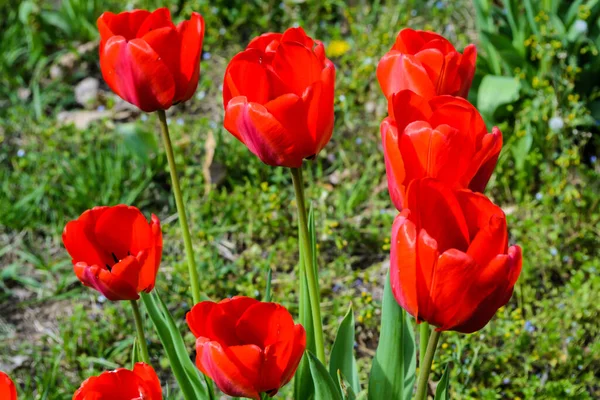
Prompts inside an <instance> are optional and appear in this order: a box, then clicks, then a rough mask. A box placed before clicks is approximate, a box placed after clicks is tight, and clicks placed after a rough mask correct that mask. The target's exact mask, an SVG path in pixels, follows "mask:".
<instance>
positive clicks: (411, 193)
mask: <svg viewBox="0 0 600 400" xmlns="http://www.w3.org/2000/svg"><path fill="white" fill-rule="evenodd" d="M406 207H408V208H409V209H410V211H411V214H410V220H411V221H413V222H414V223H415V225H416V226H417V230H420V229H425V230H426V231H427V233H428V234H429V235H430V236H431V237H432V238H433V239H435V240H436V241H437V245H438V250H439V251H440V253H442V252H444V251H446V250H447V249H450V248H455V249H458V250H464V251H466V250H467V248H468V244H469V229H468V226H467V223H466V221H465V217H464V215H463V211H462V209H461V207H460V203H459V202H458V200H457V199H456V196H455V195H454V193H453V192H452V190H451V189H450V188H449V187H447V186H446V185H444V184H443V183H441V182H439V181H436V180H433V179H430V178H425V179H419V180H416V181H413V182H412V183H411V184H410V185H409V187H408V191H407V204H406ZM431 210H435V211H434V212H432V211H431Z"/></svg>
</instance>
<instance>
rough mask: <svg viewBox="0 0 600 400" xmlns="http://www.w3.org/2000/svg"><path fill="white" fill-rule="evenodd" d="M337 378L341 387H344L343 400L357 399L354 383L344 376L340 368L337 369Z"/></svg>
mask: <svg viewBox="0 0 600 400" xmlns="http://www.w3.org/2000/svg"><path fill="white" fill-rule="evenodd" d="M337 380H338V383H339V384H340V389H342V398H343V400H356V393H355V392H354V389H352V385H350V382H348V381H347V380H346V378H344V375H342V373H341V371H340V370H339V369H338V371H337Z"/></svg>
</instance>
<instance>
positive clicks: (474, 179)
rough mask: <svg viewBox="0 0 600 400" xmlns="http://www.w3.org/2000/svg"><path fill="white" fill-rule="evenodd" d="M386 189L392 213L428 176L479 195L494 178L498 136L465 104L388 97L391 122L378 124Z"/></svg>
mask: <svg viewBox="0 0 600 400" xmlns="http://www.w3.org/2000/svg"><path fill="white" fill-rule="evenodd" d="M381 139H382V141H383V149H384V155H385V166H386V172H387V179H388V189H389V191H390V196H391V198H392V201H393V203H394V205H395V206H396V208H397V209H398V210H401V209H402V207H404V197H405V192H406V187H407V186H408V184H409V183H410V182H411V181H412V180H414V179H419V178H423V177H432V178H436V179H439V180H440V181H443V182H445V183H446V184H448V185H449V186H451V187H452V188H454V189H462V188H469V189H471V190H473V191H476V192H483V190H484V189H485V186H486V185H487V182H488V181H489V179H490V177H491V176H492V172H493V171H494V167H495V166H496V162H497V161H498V156H499V154H500V150H501V149H502V133H501V132H500V130H499V129H498V128H496V127H494V129H493V130H492V133H490V134H488V131H487V129H486V126H485V123H484V122H483V119H482V118H481V115H480V114H479V112H478V111H477V110H476V109H475V107H473V106H472V105H471V103H469V102H468V101H467V100H465V99H462V98H459V97H453V96H436V97H433V98H432V99H430V100H426V99H425V98H423V97H420V96H418V95H416V94H415V93H413V92H411V91H410V90H404V91H401V92H399V93H396V94H394V95H393V96H392V98H391V101H390V117H387V118H386V119H384V120H383V122H382V123H381Z"/></svg>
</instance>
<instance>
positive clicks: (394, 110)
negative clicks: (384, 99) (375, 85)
mask: <svg viewBox="0 0 600 400" xmlns="http://www.w3.org/2000/svg"><path fill="white" fill-rule="evenodd" d="M388 109H389V110H388V111H389V114H390V117H392V118H393V119H394V120H395V121H396V126H397V127H398V132H400V133H403V132H404V129H406V127H407V126H408V125H409V124H411V123H412V122H415V121H429V119H430V118H431V115H432V110H431V107H430V106H429V101H428V100H427V99H425V98H424V97H422V96H419V95H418V94H416V93H415V92H413V91H410V90H401V91H399V92H397V93H394V94H393V96H392V98H391V101H389V102H388Z"/></svg>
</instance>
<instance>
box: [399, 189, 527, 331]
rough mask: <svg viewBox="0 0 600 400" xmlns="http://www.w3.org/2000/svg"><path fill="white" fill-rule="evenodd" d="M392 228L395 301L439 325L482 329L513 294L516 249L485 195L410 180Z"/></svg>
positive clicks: (518, 256) (516, 274) (517, 260)
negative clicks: (403, 206) (405, 201)
mask: <svg viewBox="0 0 600 400" xmlns="http://www.w3.org/2000/svg"><path fill="white" fill-rule="evenodd" d="M406 205H407V207H406V208H405V209H404V210H403V211H402V212H401V213H400V214H399V215H398V216H397V217H396V219H395V221H394V225H393V228H392V242H391V258H390V282H391V286H392V291H393V293H394V297H395V298H396V300H397V301H398V303H399V304H400V305H401V306H402V307H403V308H404V309H405V310H406V311H407V312H408V313H410V314H411V315H413V316H414V317H415V318H416V319H417V322H421V321H426V322H429V323H430V324H432V325H435V326H436V327H438V329H437V330H438V331H446V330H453V331H458V332H463V333H471V332H475V331H477V330H479V329H481V328H483V327H484V326H485V325H486V324H487V323H488V322H489V320H490V319H491V318H492V317H493V315H494V314H495V313H496V311H497V310H498V308H500V307H501V306H503V305H505V304H506V303H507V302H508V300H509V299H510V297H511V295H512V292H513V287H514V285H515V282H516V281H517V278H518V277H519V274H520V272H521V249H520V247H519V246H510V247H509V246H508V233H507V229H506V217H505V216H504V213H503V212H502V210H501V209H500V207H498V206H496V205H494V204H493V203H492V202H491V201H490V200H489V199H488V198H487V197H485V196H484V195H482V194H480V193H473V192H471V191H469V190H459V191H456V192H453V191H452V190H451V189H450V188H449V187H448V186H447V185H445V184H444V183H442V182H440V181H436V180H434V179H431V178H425V179H420V180H416V181H413V182H412V183H411V184H410V186H409V188H408V193H407V204H406Z"/></svg>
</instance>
